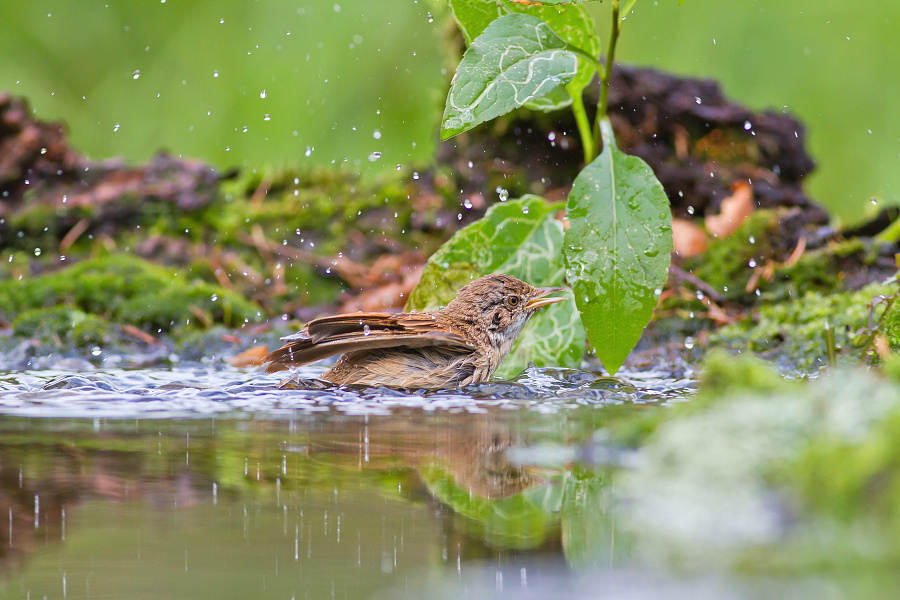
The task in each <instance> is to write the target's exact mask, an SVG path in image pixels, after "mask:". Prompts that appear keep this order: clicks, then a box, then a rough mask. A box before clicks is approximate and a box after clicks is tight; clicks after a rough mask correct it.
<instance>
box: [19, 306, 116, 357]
mask: <svg viewBox="0 0 900 600" xmlns="http://www.w3.org/2000/svg"><path fill="white" fill-rule="evenodd" d="M13 333H14V335H19V336H23V337H27V338H31V339H37V340H40V341H42V342H53V341H58V342H64V343H70V344H73V345H75V346H77V347H85V348H86V347H92V346H102V345H103V344H104V343H106V342H107V341H108V340H109V338H110V336H111V334H112V327H111V325H110V324H109V323H108V322H107V321H106V320H104V319H102V318H100V317H98V316H96V315H89V314H87V313H84V312H82V311H80V310H78V309H76V308H72V307H69V306H56V307H53V308H36V309H32V310H27V311H25V312H24V313H22V314H21V315H19V316H18V317H17V318H16V320H15V321H13Z"/></svg>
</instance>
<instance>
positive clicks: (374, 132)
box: [372, 129, 381, 140]
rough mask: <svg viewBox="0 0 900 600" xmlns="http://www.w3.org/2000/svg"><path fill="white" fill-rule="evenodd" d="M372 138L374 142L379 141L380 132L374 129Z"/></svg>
mask: <svg viewBox="0 0 900 600" xmlns="http://www.w3.org/2000/svg"><path fill="white" fill-rule="evenodd" d="M372 137H373V138H375V139H376V140H380V139H381V132H380V131H378V130H377V129H376V130H375V131H373V132H372Z"/></svg>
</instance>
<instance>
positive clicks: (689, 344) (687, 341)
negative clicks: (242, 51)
mask: <svg viewBox="0 0 900 600" xmlns="http://www.w3.org/2000/svg"><path fill="white" fill-rule="evenodd" d="M684 347H685V348H687V349H688V350H690V349H691V348H693V347H694V338H692V337H691V336H687V337H686V338H684Z"/></svg>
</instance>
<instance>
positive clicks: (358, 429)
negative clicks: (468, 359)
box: [0, 363, 840, 599]
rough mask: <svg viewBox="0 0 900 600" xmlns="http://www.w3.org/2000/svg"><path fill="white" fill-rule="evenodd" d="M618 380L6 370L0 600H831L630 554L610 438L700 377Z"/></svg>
mask: <svg viewBox="0 0 900 600" xmlns="http://www.w3.org/2000/svg"><path fill="white" fill-rule="evenodd" d="M62 366H65V363H63V365H62ZM72 366H75V365H72ZM320 371H321V369H317V368H310V369H309V370H304V371H302V372H301V375H303V376H309V377H312V376H314V375H315V374H316V373H318V372H320ZM621 375H622V377H623V380H621V381H616V380H612V379H609V378H601V377H598V376H597V375H595V374H592V373H588V372H584V371H574V370H555V369H531V370H529V371H527V372H526V373H525V374H523V375H522V376H520V377H519V378H518V379H517V380H515V381H513V382H508V383H505V382H504V383H491V384H485V385H480V386H473V387H471V388H469V389H467V390H465V392H460V391H452V392H451V391H442V392H432V393H425V392H400V391H396V390H387V389H360V390H348V389H340V388H331V389H318V390H278V389H276V385H277V383H278V381H279V379H280V377H278V376H275V375H262V374H259V373H252V372H247V371H243V370H238V369H232V368H229V367H220V368H215V367H210V366H208V365H199V364H198V365H196V366H195V367H182V368H176V369H146V370H95V371H90V372H85V371H79V372H66V371H62V370H58V371H34V372H27V371H26V372H14V373H12V372H8V373H4V374H0V414H2V416H0V598H163V597H166V598H286V599H287V598H297V599H299V598H493V597H500V598H507V597H516V598H546V597H551V596H557V597H568V598H596V597H608V598H642V599H644V598H647V599H652V598H676V597H677V598H687V597H691V598H717V599H718V598H757V597H758V598H762V597H781V596H791V595H793V596H794V597H818V598H826V597H840V595H838V596H835V595H834V594H835V593H837V591H836V589H835V588H834V587H833V586H832V584H830V583H829V582H827V581H822V580H819V579H810V580H802V581H796V580H788V581H773V580H771V579H769V578H765V579H761V578H752V577H739V576H736V575H725V574H723V573H722V572H716V571H711V572H709V573H706V572H703V570H702V569H701V570H700V571H697V570H692V571H690V572H679V571H677V570H672V569H671V567H670V566H662V565H661V564H659V563H658V562H655V561H654V560H653V559H652V558H648V557H647V556H646V555H644V554H642V553H639V552H638V551H637V550H636V546H635V544H633V540H632V539H631V537H630V536H629V535H628V534H627V533H623V532H622V531H620V530H619V529H617V518H618V517H617V514H618V513H617V511H618V507H617V504H616V476H617V473H619V472H621V470H622V469H629V468H630V464H631V463H633V461H635V460H638V459H637V458H636V456H635V454H634V452H633V451H629V450H626V449H623V448H617V447H615V446H612V445H610V444H609V442H608V438H607V436H606V435H605V434H604V430H605V428H606V427H607V426H608V425H610V424H611V423H614V422H616V421H617V420H621V419H627V418H630V417H632V416H634V415H635V414H637V413H640V412H641V411H659V410H667V407H668V406H670V405H672V404H674V403H681V402H685V401H689V399H690V397H691V395H692V393H693V388H694V386H695V384H694V382H693V381H692V380H691V379H690V378H678V379H673V378H671V377H668V376H667V375H666V374H665V373H661V372H655V373H654V372H646V371H645V372H640V373H636V372H630V373H623V374H621Z"/></svg>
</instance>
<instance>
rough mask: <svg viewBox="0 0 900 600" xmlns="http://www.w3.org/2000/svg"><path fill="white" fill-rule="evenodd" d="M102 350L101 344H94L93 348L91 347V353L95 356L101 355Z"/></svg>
mask: <svg viewBox="0 0 900 600" xmlns="http://www.w3.org/2000/svg"><path fill="white" fill-rule="evenodd" d="M101 352H103V350H101V349H100V346H94V347H93V348H91V354H93V355H94V356H100V353H101Z"/></svg>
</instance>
